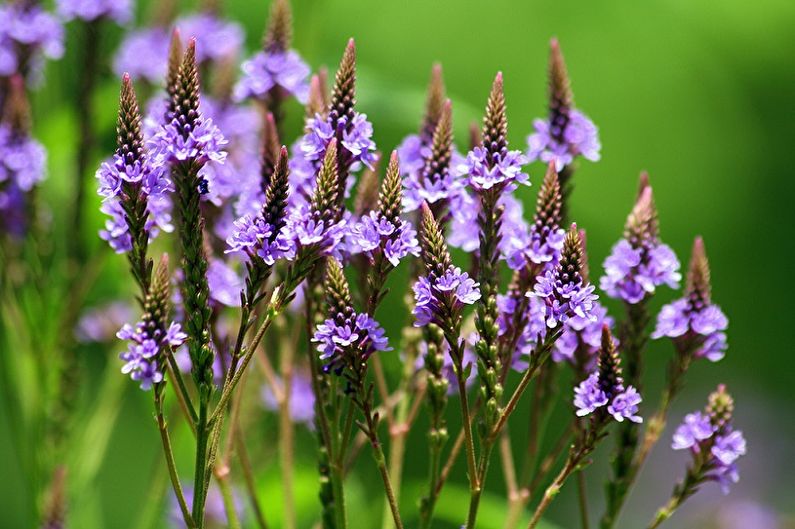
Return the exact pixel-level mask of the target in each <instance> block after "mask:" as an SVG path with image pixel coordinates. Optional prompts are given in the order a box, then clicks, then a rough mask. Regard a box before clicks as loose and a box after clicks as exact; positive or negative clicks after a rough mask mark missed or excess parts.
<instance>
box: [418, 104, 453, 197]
mask: <svg viewBox="0 0 795 529" xmlns="http://www.w3.org/2000/svg"><path fill="white" fill-rule="evenodd" d="M432 134H433V136H432V140H431V155H430V156H429V157H428V159H427V160H426V161H425V167H424V168H423V170H422V179H423V180H426V181H430V182H438V181H440V180H444V179H445V178H446V176H447V174H448V173H449V172H450V160H451V158H452V156H453V104H452V102H451V101H450V100H449V99H448V100H446V101H445V102H444V104H443V105H442V107H441V110H440V113H439V119H438V120H437V123H436V127H435V128H434V130H433V132H432Z"/></svg>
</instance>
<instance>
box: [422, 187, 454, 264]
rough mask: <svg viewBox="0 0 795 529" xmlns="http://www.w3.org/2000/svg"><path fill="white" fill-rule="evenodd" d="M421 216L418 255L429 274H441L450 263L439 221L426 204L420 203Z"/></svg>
mask: <svg viewBox="0 0 795 529" xmlns="http://www.w3.org/2000/svg"><path fill="white" fill-rule="evenodd" d="M421 215H422V218H421V220H420V233H419V235H420V237H419V239H420V256H421V257H422V261H423V263H425V269H426V270H427V272H428V273H429V274H437V275H438V276H440V275H442V274H443V273H444V272H445V270H447V268H448V267H449V266H450V265H451V264H452V260H451V258H450V252H449V251H448V249H447V243H446V242H445V240H444V234H443V233H442V230H441V228H440V227H439V223H438V222H437V221H436V219H435V218H434V216H433V212H432V211H431V208H430V207H428V204H427V203H425V202H423V204H422V214H421Z"/></svg>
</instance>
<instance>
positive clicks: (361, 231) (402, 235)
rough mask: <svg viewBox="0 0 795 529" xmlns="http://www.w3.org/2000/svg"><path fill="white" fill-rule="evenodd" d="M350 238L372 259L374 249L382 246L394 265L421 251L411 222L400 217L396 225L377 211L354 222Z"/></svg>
mask: <svg viewBox="0 0 795 529" xmlns="http://www.w3.org/2000/svg"><path fill="white" fill-rule="evenodd" d="M350 238H351V239H352V243H353V245H355V246H356V247H358V248H359V249H361V251H362V252H364V253H366V254H367V255H368V256H369V257H370V258H371V259H372V257H373V253H374V251H375V250H376V249H378V248H380V249H381V250H382V251H383V252H384V256H385V257H386V258H387V260H388V261H389V262H390V263H391V264H392V266H397V265H398V264H400V260H401V259H403V258H404V257H406V256H407V255H414V256H417V255H419V253H420V247H419V242H417V231H416V230H415V229H414V227H413V226H412V224H411V222H409V221H405V220H402V219H398V225H395V224H393V223H392V222H390V221H389V220H388V219H387V218H386V217H385V216H384V215H382V214H380V213H378V212H375V211H371V212H370V214H369V215H363V216H362V218H361V220H360V221H359V222H357V223H356V224H354V226H353V228H352V229H351V233H350Z"/></svg>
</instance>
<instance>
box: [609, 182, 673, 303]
mask: <svg viewBox="0 0 795 529" xmlns="http://www.w3.org/2000/svg"><path fill="white" fill-rule="evenodd" d="M641 178H642V180H641V192H640V195H639V197H638V200H637V202H636V203H635V207H634V208H633V209H632V212H631V213H630V215H629V217H628V219H627V225H626V228H625V234H624V238H623V239H621V240H620V241H618V243H616V245H615V246H613V250H612V252H611V253H610V255H609V256H608V257H607V259H605V262H604V268H605V275H604V276H602V278H601V281H600V287H601V289H602V290H604V291H605V292H606V293H607V295H608V296H610V297H612V298H618V299H622V300H624V301H625V302H627V303H630V304H633V305H634V304H636V303H640V302H641V301H643V300H644V299H646V298H647V297H648V296H650V295H652V294H654V292H655V291H656V289H657V287H659V286H661V285H668V286H669V287H671V288H677V287H678V286H679V281H680V279H681V278H682V275H681V274H680V273H679V266H680V265H679V260H678V259H677V258H676V254H674V252H673V250H671V248H670V247H668V246H667V245H665V244H663V243H661V242H660V241H659V235H658V232H659V229H658V225H657V210H656V208H655V206H654V201H653V198H652V190H651V186H649V185H648V180H647V177H646V176H645V175H643V176H642V177H641Z"/></svg>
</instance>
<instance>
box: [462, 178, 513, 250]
mask: <svg viewBox="0 0 795 529" xmlns="http://www.w3.org/2000/svg"><path fill="white" fill-rule="evenodd" d="M497 205H498V206H500V207H502V208H503V214H502V224H501V227H500V246H499V250H500V254H501V256H502V257H503V258H505V259H507V258H509V257H510V256H511V255H513V253H514V252H515V251H516V247H515V241H516V240H517V239H522V240H524V238H525V235H518V234H527V233H528V227H527V223H526V222H525V220H524V217H523V212H522V203H521V202H520V201H519V200H517V199H516V198H514V197H513V196H512V195H510V194H503V195H502V196H500V199H499V200H498V202H497ZM480 208H481V206H480V201H479V200H476V199H475V197H473V196H472V195H471V194H469V193H467V191H466V189H463V188H459V190H458V192H457V193H455V194H454V195H453V196H452V197H451V199H450V212H451V215H452V222H451V224H450V234H449V235H448V237H447V243H448V244H449V245H450V246H454V247H456V248H460V249H462V250H464V251H465V252H476V251H478V250H479V246H480V243H479V239H478V237H479V233H480V226H479V224H478V215H479V214H480Z"/></svg>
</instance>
